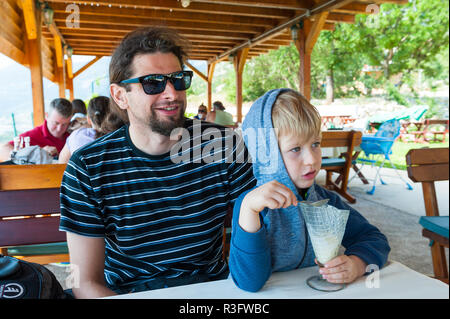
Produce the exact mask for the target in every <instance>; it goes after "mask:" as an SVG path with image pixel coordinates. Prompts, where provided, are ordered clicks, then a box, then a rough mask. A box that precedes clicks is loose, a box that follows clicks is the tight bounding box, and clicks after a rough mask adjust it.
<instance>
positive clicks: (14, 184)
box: [0, 164, 69, 264]
mask: <svg viewBox="0 0 450 319" xmlns="http://www.w3.org/2000/svg"><path fill="white" fill-rule="evenodd" d="M65 168H66V165H65V164H48V165H0V252H1V253H2V254H3V255H8V254H9V252H11V251H15V253H12V254H11V255H15V256H16V254H18V255H17V256H16V257H18V258H21V259H24V260H27V261H32V262H37V263H41V264H46V263H50V262H61V261H69V256H68V254H67V245H66V243H65V242H66V234H65V233H64V232H60V231H59V230H58V228H59V212H60V207H59V193H60V185H61V180H62V176H63V173H64V170H65ZM49 243H53V244H50V245H41V244H49ZM58 243H59V244H58ZM36 244H40V246H38V247H35V246H34V247H33V249H31V252H28V253H27V255H29V256H25V255H22V253H21V252H23V251H26V250H27V248H28V250H30V247H31V246H29V245H36ZM12 246H15V247H12ZM55 246H56V247H55ZM61 248H63V249H61ZM64 248H65V249H64ZM55 250H56V251H55ZM33 251H38V254H36V255H35V254H34V253H33ZM39 251H40V253H39ZM58 251H59V253H58ZM61 252H63V253H61Z"/></svg>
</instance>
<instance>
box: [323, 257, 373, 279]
mask: <svg viewBox="0 0 450 319" xmlns="http://www.w3.org/2000/svg"><path fill="white" fill-rule="evenodd" d="M366 266H367V265H366V263H365V262H364V261H362V259H361V258H359V257H357V256H354V255H350V256H347V255H341V256H337V257H336V258H333V259H331V260H330V261H329V262H327V263H325V267H322V268H320V269H319V272H320V273H321V274H322V276H323V278H324V279H326V280H327V281H329V282H332V283H351V282H353V281H355V279H357V278H359V277H361V276H362V275H364V274H365V272H366Z"/></svg>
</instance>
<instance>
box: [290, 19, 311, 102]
mask: <svg viewBox="0 0 450 319" xmlns="http://www.w3.org/2000/svg"><path fill="white" fill-rule="evenodd" d="M309 30H310V21H309V20H303V25H301V28H300V29H299V30H298V36H297V39H294V43H295V46H296V47H297V50H298V53H299V58H300V67H299V72H298V76H299V88H298V89H299V91H300V93H302V94H303V96H304V97H305V98H306V99H308V100H311V55H310V54H308V52H307V47H306V39H307V38H308V34H309Z"/></svg>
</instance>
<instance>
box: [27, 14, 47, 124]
mask: <svg viewBox="0 0 450 319" xmlns="http://www.w3.org/2000/svg"><path fill="white" fill-rule="evenodd" d="M28 19H30V17H28ZM35 23H36V30H35V32H36V37H35V38H34V39H29V38H28V35H29V34H28V32H27V36H26V37H25V41H26V42H27V43H26V45H25V48H26V55H27V60H28V63H29V66H30V74H31V89H32V96H33V125H34V126H38V125H41V124H42V123H43V122H44V119H45V105H44V82H43V72H42V49H41V15H40V14H36V15H35Z"/></svg>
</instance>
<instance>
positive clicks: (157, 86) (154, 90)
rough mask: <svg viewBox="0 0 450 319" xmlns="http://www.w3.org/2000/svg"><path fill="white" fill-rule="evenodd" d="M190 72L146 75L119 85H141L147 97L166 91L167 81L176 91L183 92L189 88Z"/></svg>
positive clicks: (124, 81)
mask: <svg viewBox="0 0 450 319" xmlns="http://www.w3.org/2000/svg"><path fill="white" fill-rule="evenodd" d="M193 75H194V73H193V72H192V71H177V72H173V73H170V74H148V75H144V76H140V77H138V78H133V79H128V80H123V81H121V82H120V83H141V84H142V88H143V89H144V92H145V93H146V94H149V95H153V94H159V93H162V92H164V90H165V89H166V84H167V80H169V81H170V83H172V85H173V87H174V88H175V90H177V91H184V90H187V89H189V88H190V87H191V81H192V76H193Z"/></svg>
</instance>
